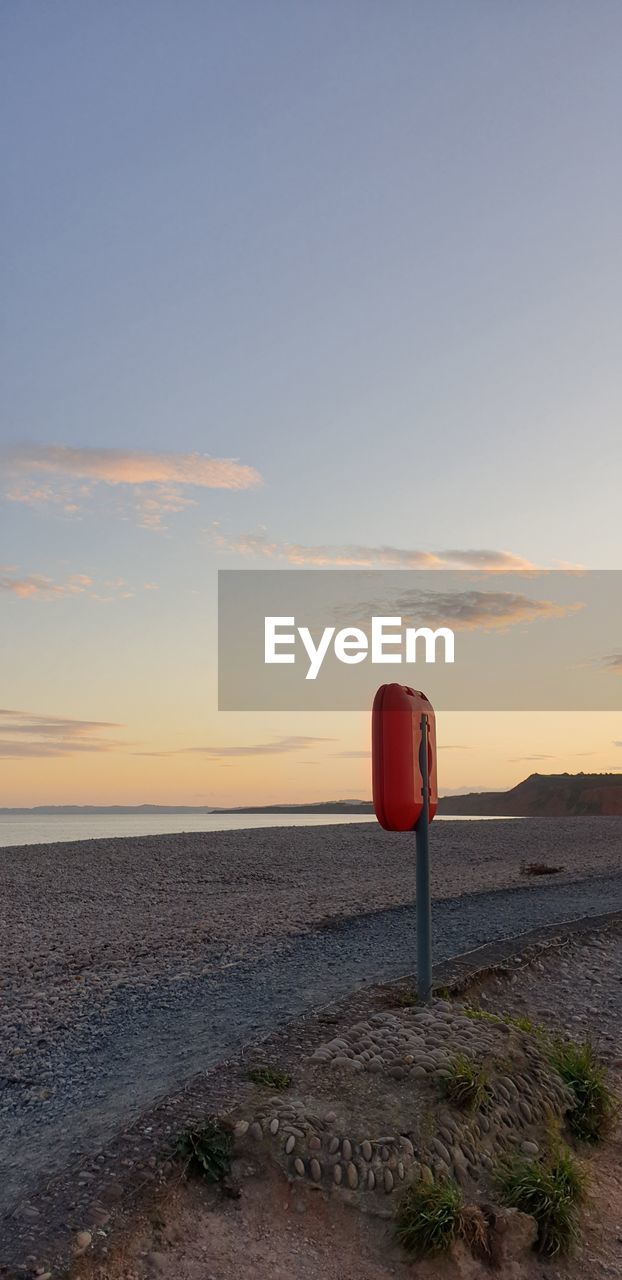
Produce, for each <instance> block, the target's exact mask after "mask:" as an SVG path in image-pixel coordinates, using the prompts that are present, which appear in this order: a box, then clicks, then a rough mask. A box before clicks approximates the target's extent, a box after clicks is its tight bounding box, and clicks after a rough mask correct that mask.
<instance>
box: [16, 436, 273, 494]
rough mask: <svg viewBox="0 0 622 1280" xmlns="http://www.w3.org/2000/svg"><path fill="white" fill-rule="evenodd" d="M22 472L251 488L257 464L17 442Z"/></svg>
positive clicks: (193, 455)
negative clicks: (250, 464)
mask: <svg viewBox="0 0 622 1280" xmlns="http://www.w3.org/2000/svg"><path fill="white" fill-rule="evenodd" d="M4 456H5V458H6V460H7V461H8V463H9V464H10V466H11V467H12V469H13V470H14V471H15V472H17V473H18V474H19V473H26V474H31V473H32V472H35V473H37V472H43V473H44V474H48V475H50V474H52V475H61V476H74V477H76V478H77V479H80V480H85V479H86V480H94V481H95V482H96V483H103V484H113V485H117V484H130V485H131V484H134V485H143V484H181V485H191V486H192V487H193V488H201V489H252V488H254V486H255V485H257V484H259V483H260V479H261V478H260V476H259V473H258V472H257V471H255V470H254V468H253V467H248V466H245V465H243V464H242V463H240V462H239V461H238V459H237V458H211V457H210V456H209V454H206V453H142V452H138V451H137V450H131V449H94V448H90V447H88V448H82V449H73V448H71V447H70V446H69V445H18V446H16V447H15V448H13V449H9V450H7V451H6V453H5V455H4Z"/></svg>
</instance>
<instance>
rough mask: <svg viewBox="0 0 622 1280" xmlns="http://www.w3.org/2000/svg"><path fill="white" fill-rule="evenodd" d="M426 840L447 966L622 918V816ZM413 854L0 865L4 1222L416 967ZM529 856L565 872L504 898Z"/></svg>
mask: <svg viewBox="0 0 622 1280" xmlns="http://www.w3.org/2000/svg"><path fill="white" fill-rule="evenodd" d="M433 836H434V839H433V857H434V866H435V898H436V899H437V905H436V908H435V913H434V916H435V921H434V923H435V948H436V950H435V958H436V959H437V960H440V959H444V958H447V957H450V956H451V955H454V954H456V953H459V952H463V951H465V950H468V949H469V948H471V947H475V946H477V945H479V944H481V943H483V942H486V941H490V940H493V939H496V938H503V937H507V936H508V935H513V934H516V933H519V932H521V931H523V930H526V929H530V928H533V927H535V926H536V925H537V924H539V923H547V922H552V921H559V920H564V919H568V918H572V917H577V916H581V915H588V914H600V913H603V912H607V911H614V910H620V909H622V873H619V874H618V870H617V868H618V865H619V849H620V845H621V843H622V823H620V821H619V820H617V819H567V820H561V821H558V820H555V819H546V820H541V821H536V820H534V821H533V822H532V821H529V823H521V822H516V823H514V822H507V823H506V822H501V823H496V822H495V823H492V822H490V823H482V824H479V823H478V824H475V823H455V824H454V823H445V824H439V825H438V827H437V828H435V830H434V833H433ZM102 844H105V847H104V848H102ZM240 845H241V846H242V848H241V849H240V848H239V846H240ZM411 850H412V838H410V839H409V838H408V837H406V838H403V837H391V836H387V835H386V833H383V832H380V831H377V830H376V829H375V828H373V827H372V828H371V829H367V828H365V829H364V830H363V831H362V830H361V828H360V827H352V828H347V827H324V828H321V829H318V828H316V829H314V830H313V831H305V830H304V829H300V828H298V829H280V830H279V829H272V830H271V831H262V832H256V831H252V832H251V831H249V832H235V833H218V834H215V835H212V836H210V837H209V839H206V838H205V837H198V836H192V837H183V836H179V837H174V838H172V837H168V836H164V837H153V838H150V839H146V840H132V841H127V840H119V841H113V842H110V843H107V842H102V841H98V842H97V843H96V844H95V845H93V844H92V843H91V844H90V845H82V844H80V845H77V846H75V845H56V846H50V845H47V846H36V847H31V848H29V849H14V850H7V851H5V852H4V853H3V854H2V856H1V857H0V897H2V896H4V909H5V911H6V920H5V922H4V924H1V923H0V929H1V931H2V936H3V938H8V939H9V940H10V944H11V945H10V946H9V948H7V953H6V954H5V955H4V957H3V961H2V972H1V981H2V1006H1V1017H2V1038H1V1053H2V1059H1V1061H0V1125H1V1132H2V1165H3V1177H2V1180H0V1216H2V1215H3V1214H5V1213H7V1212H10V1211H11V1210H12V1209H14V1208H18V1206H19V1205H20V1204H22V1205H23V1203H24V1201H25V1200H26V1199H27V1198H28V1197H29V1196H30V1195H32V1194H34V1192H35V1189H36V1187H37V1185H38V1184H39V1183H40V1181H41V1178H42V1177H43V1175H44V1174H45V1176H50V1175H52V1174H54V1173H55V1172H59V1171H60V1170H61V1169H62V1168H63V1167H65V1166H67V1165H68V1164H71V1162H73V1161H75V1160H78V1159H79V1157H80V1155H81V1154H86V1153H89V1152H92V1151H93V1150H95V1149H97V1148H98V1147H99V1146H100V1145H102V1143H104V1142H105V1141H106V1140H107V1139H108V1138H109V1137H111V1136H112V1135H113V1134H114V1133H115V1132H116V1131H117V1130H118V1128H119V1127H120V1126H121V1125H123V1124H124V1123H127V1122H128V1120H129V1119H131V1118H132V1117H134V1116H136V1115H137V1114H139V1113H140V1112H141V1111H142V1110H144V1109H145V1108H146V1107H148V1106H149V1105H150V1104H152V1103H153V1102H154V1100H155V1099H156V1098H157V1097H159V1096H161V1095H162V1094H164V1093H166V1092H168V1091H169V1090H172V1089H174V1088H176V1087H178V1086H180V1085H181V1084H182V1083H183V1082H184V1081H185V1080H187V1079H189V1078H190V1077H192V1076H193V1075H194V1074H195V1073H196V1072H197V1071H200V1070H201V1069H205V1068H207V1067H209V1066H213V1065H214V1064H215V1063H217V1062H219V1061H221V1060H222V1059H223V1058H224V1057H226V1056H227V1055H228V1054H229V1053H231V1052H232V1051H233V1050H234V1049H236V1048H238V1047H239V1046H240V1045H241V1044H242V1043H244V1042H246V1041H248V1040H249V1039H251V1038H254V1037H256V1036H259V1035H262V1034H264V1033H267V1032H268V1031H270V1030H272V1029H273V1028H274V1026H275V1025H277V1024H278V1023H279V1022H282V1021H284V1020H286V1019H288V1018H291V1017H294V1016H295V1015H296V1014H297V1013H300V1012H301V1011H303V1010H305V1009H308V1008H310V1007H311V1006H312V1005H314V1004H317V1003H319V1002H321V1001H326V1000H329V999H331V998H333V997H336V996H338V995H341V994H344V993H345V992H347V991H348V990H350V989H352V987H354V986H356V985H357V984H360V983H362V982H370V981H378V980H384V979H389V978H392V977H396V976H398V975H400V974H402V973H404V972H405V971H408V970H412V968H413V964H414V945H415V938H414V928H415V921H414V908H413V906H412V898H413V879H414V868H413V866H412V863H410V864H408V862H407V858H408V856H409V855H410V853H411ZM245 855H246V856H245ZM533 857H538V858H540V859H545V860H550V861H555V862H558V863H559V862H563V864H564V865H565V867H566V871H565V872H564V873H563V874H562V875H558V876H555V878H554V880H553V881H547V882H543V881H534V882H528V883H527V884H525V882H524V881H523V882H522V884H521V887H515V888H508V887H507V886H510V885H512V884H514V885H516V884H517V881H519V875H518V868H519V864H520V861H521V860H522V859H523V858H533ZM404 864H406V865H404ZM586 873H587V874H586ZM2 882H3V883H2ZM483 884H492V885H493V886H494V887H495V890H496V891H493V892H484V893H482V892H477V890H478V889H480V890H481V888H482V886H483ZM3 891H4V894H3ZM393 904H395V905H393ZM344 912H347V913H349V917H348V918H343V913H344ZM365 912H366V913H367V914H364V913H365ZM340 915H341V919H339V916H340ZM327 918H328V920H327ZM322 922H323V923H322ZM303 929H304V930H305V931H304V932H302V931H301V930H303Z"/></svg>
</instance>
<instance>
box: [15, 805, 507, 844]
mask: <svg viewBox="0 0 622 1280" xmlns="http://www.w3.org/2000/svg"><path fill="white" fill-rule="evenodd" d="M375 821H376V819H375V817H374V815H373V814H369V813H365V814H343V813H291V814H290V813H162V814H157V813H145V814H142V813H92V814H85V813H63V814H60V813H59V814H57V813H54V814H49V813H39V814H32V813H16V814H8V813H7V814H0V848H7V847H8V846H10V845H25V844H54V843H56V842H57V841H60V840H112V839H114V837H115V836H159V835H172V834H177V833H179V832H181V831H205V832H209V831H244V830H247V829H248V828H249V827H325V826H332V825H334V824H337V823H338V824H341V823H344V822H375ZM435 821H436V822H447V821H452V822H455V821H462V822H486V821H490V819H486V818H477V817H475V818H474V817H472V816H471V815H469V817H465V818H458V817H457V816H456V815H454V814H451V815H449V814H447V815H443V816H442V817H441V815H440V814H439V816H438V817H437V818H436V819H435ZM492 821H495V819H492ZM496 821H499V819H496Z"/></svg>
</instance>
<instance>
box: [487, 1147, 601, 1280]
mask: <svg viewBox="0 0 622 1280" xmlns="http://www.w3.org/2000/svg"><path fill="white" fill-rule="evenodd" d="M498 1186H499V1194H500V1196H501V1199H502V1200H503V1203H504V1204H506V1205H508V1206H511V1207H512V1208H515V1209H520V1210H522V1212H523V1213H530V1214H531V1216H532V1217H533V1218H535V1220H536V1223H537V1225H538V1239H537V1242H536V1247H537V1249H538V1250H539V1252H540V1253H542V1254H544V1255H545V1257H547V1258H552V1257H555V1255H556V1254H558V1253H566V1252H567V1251H568V1250H569V1249H570V1248H571V1246H572V1245H573V1244H574V1242H575V1240H576V1239H577V1236H578V1206H579V1204H580V1202H581V1200H582V1199H583V1196H584V1194H585V1175H584V1173H583V1170H582V1169H581V1166H580V1165H579V1164H578V1162H577V1160H576V1159H575V1157H574V1156H573V1155H572V1152H571V1151H569V1150H568V1148H567V1147H557V1148H555V1149H554V1151H553V1152H552V1153H551V1154H549V1155H547V1156H543V1157H541V1158H538V1159H537V1160H527V1159H516V1160H514V1161H512V1162H511V1164H509V1165H507V1166H506V1167H505V1168H504V1169H503V1170H502V1171H501V1173H500V1175H499V1177H498Z"/></svg>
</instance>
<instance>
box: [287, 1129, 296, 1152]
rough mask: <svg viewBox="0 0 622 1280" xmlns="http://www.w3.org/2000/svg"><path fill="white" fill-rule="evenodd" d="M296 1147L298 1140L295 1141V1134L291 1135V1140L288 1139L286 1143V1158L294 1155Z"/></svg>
mask: <svg viewBox="0 0 622 1280" xmlns="http://www.w3.org/2000/svg"><path fill="white" fill-rule="evenodd" d="M295 1146H296V1139H295V1137H294V1135H293V1133H290V1135H289V1138H288V1139H287V1141H286V1143H285V1155H286V1156H289V1155H291V1153H292V1151H293V1150H294V1147H295Z"/></svg>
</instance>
